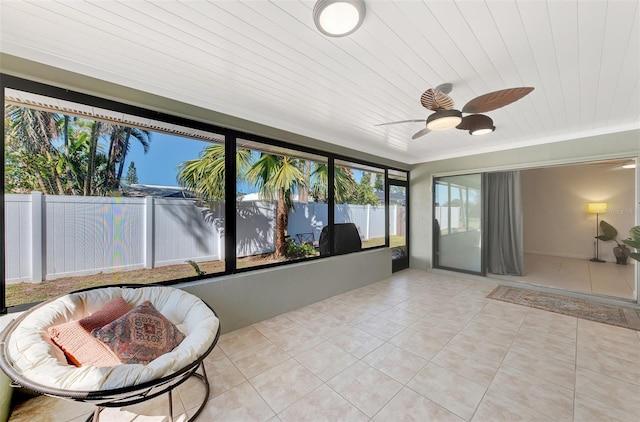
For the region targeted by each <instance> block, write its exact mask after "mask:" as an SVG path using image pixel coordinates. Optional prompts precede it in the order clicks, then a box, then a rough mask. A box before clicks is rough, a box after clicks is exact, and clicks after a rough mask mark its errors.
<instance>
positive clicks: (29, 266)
mask: <svg viewBox="0 0 640 422" xmlns="http://www.w3.org/2000/svg"><path fill="white" fill-rule="evenodd" d="M295 205H296V206H295V210H293V211H292V212H291V213H290V214H289V226H288V233H289V234H290V235H291V236H292V237H293V238H294V239H296V238H295V235H296V234H298V233H314V236H315V239H316V240H318V239H319V238H320V232H321V230H322V228H323V227H324V226H326V225H327V205H326V204H318V203H308V204H295ZM236 208H237V213H236V218H237V228H236V238H237V245H236V254H237V256H238V257H243V256H249V255H256V254H260V253H269V252H272V251H273V250H274V249H275V245H274V243H275V225H276V218H275V213H276V207H275V204H274V203H269V202H264V201H244V202H237V207H236ZM403 214H404V207H402V206H392V207H390V219H391V224H390V230H391V235H394V234H396V227H397V226H402V224H395V223H394V222H395V221H399V220H400V219H399V218H398V217H397V216H398V215H403ZM335 216H336V223H344V222H353V223H355V224H356V226H357V227H358V231H359V232H360V236H361V237H362V239H363V240H368V239H370V238H375V237H384V234H385V225H384V207H383V206H380V207H372V206H366V205H364V206H363V205H351V206H348V205H341V206H338V207H336V214H335ZM398 234H402V233H398ZM5 239H6V251H5V257H6V260H5V264H6V281H7V283H16V282H20V281H35V282H38V281H42V280H50V279H55V278H59V277H67V276H79V275H89V274H96V273H100V272H105V273H110V272H116V271H126V270H133V269H140V268H154V267H160V266H166V265H173V264H182V263H184V262H185V261H186V260H193V261H196V262H201V261H213V260H222V259H224V207H223V205H222V204H221V205H220V206H218V207H216V208H215V209H213V210H211V209H208V208H202V207H198V206H197V204H196V202H195V201H194V200H191V199H182V198H155V197H146V198H131V197H82V196H56V195H51V196H49V195H46V196H45V195H42V194H41V193H39V192H34V193H32V194H28V195H13V194H11V195H5Z"/></svg>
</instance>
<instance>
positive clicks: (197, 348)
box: [6, 286, 219, 391]
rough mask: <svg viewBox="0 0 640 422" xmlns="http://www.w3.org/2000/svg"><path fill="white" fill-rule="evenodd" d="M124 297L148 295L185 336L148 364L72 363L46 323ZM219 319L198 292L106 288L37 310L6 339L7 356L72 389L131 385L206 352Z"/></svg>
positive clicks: (40, 379) (42, 379) (38, 377)
mask: <svg viewBox="0 0 640 422" xmlns="http://www.w3.org/2000/svg"><path fill="white" fill-rule="evenodd" d="M118 296H122V297H123V298H124V299H125V300H126V301H127V302H128V303H129V304H131V305H132V306H137V305H139V304H140V303H142V302H144V301H145V300H149V301H151V303H152V304H153V306H154V307H155V308H156V309H157V310H158V311H159V312H160V313H161V314H162V315H164V316H165V317H166V318H167V319H169V320H170V321H171V322H172V323H174V324H175V325H176V326H177V327H178V329H179V330H180V331H181V332H182V333H183V334H184V335H185V339H184V340H183V341H182V342H181V343H180V344H179V345H178V346H177V347H176V348H175V349H173V350H172V351H171V352H169V353H165V354H164V355H162V356H159V357H158V358H157V359H155V360H153V361H151V362H150V363H149V364H148V365H140V364H127V365H124V364H123V365H116V366H111V367H95V366H81V367H76V366H73V365H69V364H67V360H66V358H65V356H64V354H63V353H62V351H61V350H60V349H59V348H58V347H57V346H56V345H55V344H53V342H52V341H51V339H50V338H49V335H48V333H47V328H49V327H50V326H53V325H57V324H61V323H64V322H68V321H72V320H77V319H80V318H83V317H85V316H87V315H89V314H91V313H93V312H95V311H97V310H99V309H100V308H102V306H103V305H104V304H106V303H107V302H109V301H110V300H112V299H114V298H116V297H118ZM218 326H219V320H218V318H217V317H216V316H215V314H214V313H213V312H212V311H211V309H210V308H209V307H208V306H207V305H206V304H205V303H204V302H202V300H200V299H199V298H198V297H196V296H194V295H192V294H190V293H187V292H184V291H182V290H179V289H174V288H172V287H166V286H148V287H140V288H126V287H122V288H121V287H106V288H101V289H94V290H90V291H87V292H81V293H73V294H69V295H66V296H63V297H60V298H58V299H56V300H54V301H52V302H50V303H48V304H46V305H45V306H42V307H39V308H37V309H34V310H33V311H32V312H31V313H30V314H29V315H27V316H26V317H25V318H24V319H23V321H22V322H21V323H20V324H19V325H18V326H17V327H15V329H14V331H13V333H11V335H10V336H9V338H8V339H7V342H6V347H7V351H6V353H7V358H8V360H9V362H11V364H12V366H13V367H14V368H15V369H16V370H17V371H19V372H21V373H22V376H23V377H25V378H27V379H29V380H30V381H32V382H36V383H39V384H42V385H44V386H47V387H52V388H60V389H64V390H73V391H99V390H111V389H115V388H124V387H130V386H133V385H138V384H142V383H145V382H148V381H152V380H155V379H158V378H162V377H164V376H167V375H169V374H172V373H174V372H176V371H178V370H180V369H182V368H184V367H185V366H187V365H189V364H190V363H192V362H194V361H195V360H197V359H198V358H199V357H201V356H202V355H203V354H204V353H205V352H206V350H207V349H208V348H209V347H210V346H211V343H212V342H213V341H214V339H215V336H216V333H217V331H218Z"/></svg>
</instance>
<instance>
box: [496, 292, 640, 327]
mask: <svg viewBox="0 0 640 422" xmlns="http://www.w3.org/2000/svg"><path fill="white" fill-rule="evenodd" d="M487 297H488V298H490V299H496V300H502V301H504V302H509V303H515V304H517V305H524V306H530V307H532V308H538V309H543V310H545V311H550V312H555V313H558V314H563V315H569V316H573V317H576V318H582V319H588V320H591V321H596V322H602V323H603V324H609V325H617V326H618V327H624V328H629V329H631V330H636V331H640V308H631V307H624V306H615V305H608V304H606V303H598V302H591V301H588V300H584V299H577V298H573V297H568V296H561V295H554V294H551V293H544V292H536V291H533V290H527V289H519V288H516V287H507V286H498V287H496V288H495V290H494V291H492V292H491V293H489V294H488V295H487Z"/></svg>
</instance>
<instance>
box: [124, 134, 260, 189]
mask: <svg viewBox="0 0 640 422" xmlns="http://www.w3.org/2000/svg"><path fill="white" fill-rule="evenodd" d="M209 145H211V143H209V142H205V141H199V140H196V139H191V138H183V137H180V136H175V135H168V134H165V133H160V132H152V135H151V142H150V143H149V150H148V151H147V153H146V154H145V153H144V149H143V148H142V145H140V143H139V142H134V144H132V145H131V148H130V149H129V154H127V158H126V159H125V166H124V168H125V170H124V172H123V175H122V177H123V179H124V177H125V176H126V174H127V169H128V168H129V163H130V162H131V161H133V162H134V163H135V166H136V172H137V174H138V183H140V184H143V185H161V186H178V182H177V181H176V176H177V174H178V164H180V163H182V162H185V161H187V160H193V159H194V158H198V157H199V156H200V152H201V151H202V150H204V149H205V148H206V147H208V146H209ZM238 191H239V192H244V193H251V192H255V191H256V189H255V188H254V187H252V186H248V185H247V184H246V183H244V182H243V183H240V184H239V185H238Z"/></svg>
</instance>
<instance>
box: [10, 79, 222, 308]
mask: <svg viewBox="0 0 640 422" xmlns="http://www.w3.org/2000/svg"><path fill="white" fill-rule="evenodd" d="M4 142H5V144H4V159H5V162H4V165H5V174H4V187H5V195H4V206H5V242H6V245H11V247H8V248H6V255H5V257H6V261H5V283H6V290H5V293H6V297H5V299H6V306H15V305H19V304H22V303H30V302H35V301H39V300H43V299H46V298H49V297H56V296H59V295H60V294H64V293H67V292H69V291H73V290H77V289H81V288H85V287H89V286H95V285H103V284H121V283H157V282H165V281H169V280H177V279H183V278H189V277H194V276H201V275H204V274H214V273H219V272H223V271H224V269H225V266H224V248H223V245H224V242H223V241H222V240H223V238H222V236H223V232H224V221H223V218H222V216H223V211H224V207H223V202H221V201H222V200H223V199H224V157H222V161H221V162H218V163H216V162H212V161H210V160H209V155H210V154H211V152H212V151H214V152H215V151H217V150H220V149H222V150H223V149H224V138H223V137H222V136H221V135H217V134H215V133H209V132H204V131H199V130H195V129H192V128H189V127H182V126H178V125H174V124H168V123H165V122H161V121H154V120H151V119H148V118H143V117H140V116H137V115H129V114H124V113H121V112H115V111H113V110H108V109H100V108H97V107H92V106H88V105H86V104H79V103H72V102H69V101H62V100H59V99H56V98H51V97H46V96H43V95H36V94H31V93H27V92H24V91H19V90H15V89H8V88H7V89H6V90H5V141H4ZM203 170H206V171H203ZM202 173H207V174H208V177H207V178H206V179H199V178H198V175H200V174H202Z"/></svg>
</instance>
